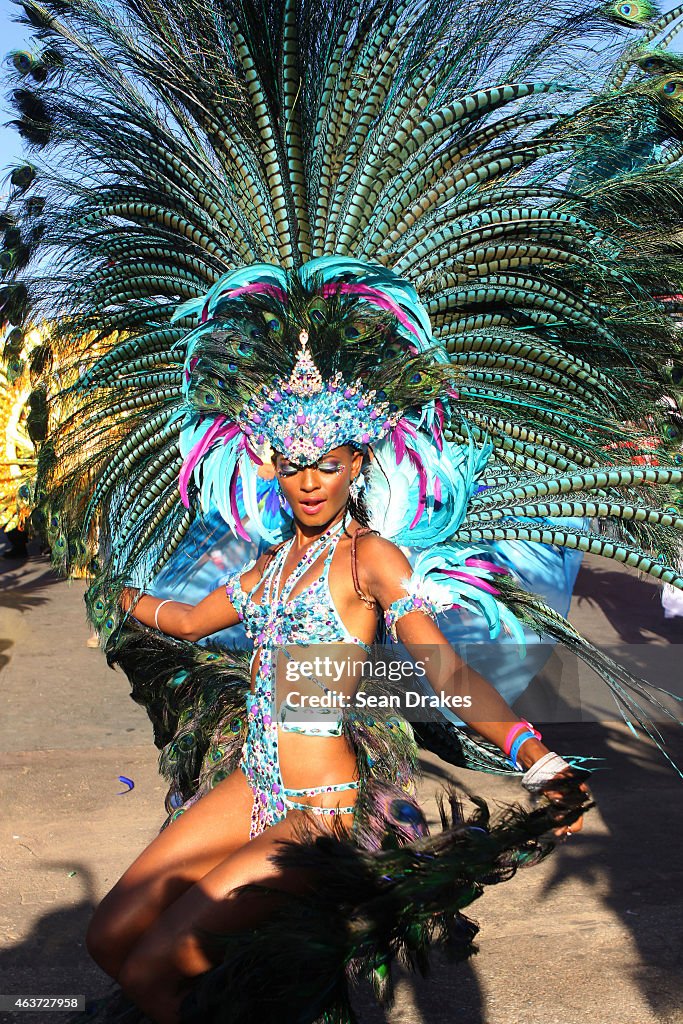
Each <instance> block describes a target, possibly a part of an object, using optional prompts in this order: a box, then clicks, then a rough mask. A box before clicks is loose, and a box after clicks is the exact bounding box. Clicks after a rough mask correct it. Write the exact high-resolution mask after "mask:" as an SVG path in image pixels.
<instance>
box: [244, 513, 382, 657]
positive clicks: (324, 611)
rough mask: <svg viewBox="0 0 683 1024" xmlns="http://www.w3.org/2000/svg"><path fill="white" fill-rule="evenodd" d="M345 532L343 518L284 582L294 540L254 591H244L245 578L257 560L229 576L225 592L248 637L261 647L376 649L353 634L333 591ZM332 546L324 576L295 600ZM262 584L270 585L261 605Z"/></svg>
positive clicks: (280, 552) (275, 558)
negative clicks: (311, 570) (354, 646)
mask: <svg viewBox="0 0 683 1024" xmlns="http://www.w3.org/2000/svg"><path fill="white" fill-rule="evenodd" d="M343 532H344V522H343V520H342V521H340V522H339V523H335V525H334V526H332V527H330V529H329V530H326V531H325V533H323V534H322V535H321V536H320V537H318V538H317V539H316V540H315V541H313V543H312V544H311V545H310V547H308V548H307V549H306V551H305V552H304V554H303V556H302V558H301V560H300V561H299V562H298V564H297V565H296V566H295V568H294V569H293V570H292V572H291V573H290V574H289V576H288V577H287V579H286V580H285V582H284V584H282V572H283V569H284V565H285V562H286V560H287V555H288V554H289V552H290V551H291V548H292V545H293V543H294V537H292V539H291V540H290V541H289V542H287V543H285V544H283V545H282V547H280V548H279V549H278V550H277V551H276V553H275V554H274V556H273V557H272V559H271V560H270V562H269V563H268V565H267V566H266V568H265V570H264V572H263V575H262V577H261V579H260V580H259V581H258V582H257V583H256V585H255V586H254V587H253V588H252V589H251V590H250V591H249V592H248V593H246V592H245V591H244V590H243V589H242V586H241V583H240V577H241V576H243V575H244V573H245V572H248V570H249V569H251V568H252V567H253V566H254V565H255V562H254V561H251V562H249V563H248V564H247V565H245V566H243V567H242V568H241V569H239V570H238V571H237V572H236V573H233V574H232V576H230V577H229V579H228V580H227V582H226V584H225V591H226V593H227V595H228V597H229V599H230V601H231V603H232V605H233V607H234V608H235V610H236V611H237V614H238V615H239V617H240V619H241V621H242V622H243V623H244V629H245V632H246V634H247V636H248V637H250V638H251V639H252V640H253V641H254V646H255V647H256V648H261V647H265V648H268V647H278V646H283V645H287V644H302V645H309V644H324V643H340V642H342V643H354V644H358V645H359V646H360V647H362V648H363V649H364V650H368V651H369V650H370V648H369V646H368V645H367V644H365V643H364V642H363V641H362V640H359V639H358V637H354V636H352V635H351V634H350V632H349V631H348V629H347V628H346V626H345V625H344V623H343V622H342V619H341V617H340V615H339V612H338V611H337V608H336V606H335V604H334V601H333V600H332V594H331V593H330V585H329V572H330V563H331V562H332V557H333V555H334V552H335V551H336V549H337V544H338V543H339V540H340V538H341V536H342V534H343ZM327 548H329V551H328V552H327V555H326V557H325V560H324V562H323V564H322V567H321V571H320V575H319V576H317V577H316V578H315V579H313V580H312V581H311V582H310V583H309V584H308V586H307V587H305V588H304V589H303V590H302V591H301V593H300V594H297V595H296V596H295V597H294V598H290V595H291V593H292V592H293V590H294V589H295V587H296V585H297V583H298V582H299V580H301V579H302V578H303V576H304V575H305V573H306V572H307V570H308V569H309V568H310V567H311V566H312V565H313V564H314V563H315V562H316V561H317V559H318V558H319V557H320V556H321V555H322V554H323V552H324V551H325V550H326V549H327ZM262 584H265V587H264V590H263V594H262V597H261V600H260V602H258V603H257V602H256V601H254V599H253V595H254V593H255V592H256V590H257V589H258V588H259V587H260V586H261V585H262Z"/></svg>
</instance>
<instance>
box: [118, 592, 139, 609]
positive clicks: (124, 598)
mask: <svg viewBox="0 0 683 1024" xmlns="http://www.w3.org/2000/svg"><path fill="white" fill-rule="evenodd" d="M139 594H140V591H139V590H138V589H137V588H136V587H124V588H123V590H122V591H121V597H120V600H119V603H120V605H121V610H122V611H124V612H129V611H130V609H131V607H132V605H133V604H135V602H136V600H137V599H138V596H139Z"/></svg>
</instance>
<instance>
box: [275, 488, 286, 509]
mask: <svg viewBox="0 0 683 1024" xmlns="http://www.w3.org/2000/svg"><path fill="white" fill-rule="evenodd" d="M277 500H278V501H279V502H280V508H281V509H283V510H284V509H286V508H288V503H287V499H286V498H285V495H284V492H283V490H282V488H281V487H278V489H277Z"/></svg>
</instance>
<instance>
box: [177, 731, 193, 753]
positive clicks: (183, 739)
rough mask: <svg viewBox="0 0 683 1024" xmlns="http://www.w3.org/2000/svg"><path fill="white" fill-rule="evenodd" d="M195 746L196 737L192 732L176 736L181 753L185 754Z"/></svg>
mask: <svg viewBox="0 0 683 1024" xmlns="http://www.w3.org/2000/svg"><path fill="white" fill-rule="evenodd" d="M196 746H197V737H196V736H195V734H194V733H193V732H188V733H186V734H185V735H184V736H180V737H178V747H179V749H180V750H181V751H182V753H183V754H187V753H189V751H190V750H194V748H195V747H196Z"/></svg>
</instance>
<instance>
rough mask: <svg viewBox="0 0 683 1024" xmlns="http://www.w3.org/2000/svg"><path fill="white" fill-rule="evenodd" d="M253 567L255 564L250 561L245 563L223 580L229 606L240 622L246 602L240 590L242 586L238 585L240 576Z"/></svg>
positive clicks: (245, 597)
mask: <svg viewBox="0 0 683 1024" xmlns="http://www.w3.org/2000/svg"><path fill="white" fill-rule="evenodd" d="M255 565H256V562H255V561H254V560H253V559H252V561H251V562H247V564H246V565H243V566H242V568H241V569H237V571H236V572H233V573H230V575H229V576H227V577H225V578H224V580H223V585H224V586H225V593H226V594H227V597H228V600H229V601H230V603H231V605H232V606H233V608H234V609H235V611H236V612H237V614H238V615H239V617H240V621H241V620H242V618H243V617H244V616H243V609H244V604H245V602H246V600H247V595H246V594H245V593H244V591H243V590H242V584H241V583H240V579H241V578H242V576H244V574H245V573H246V572H249V570H250V569H253V568H254V566H255Z"/></svg>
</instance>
